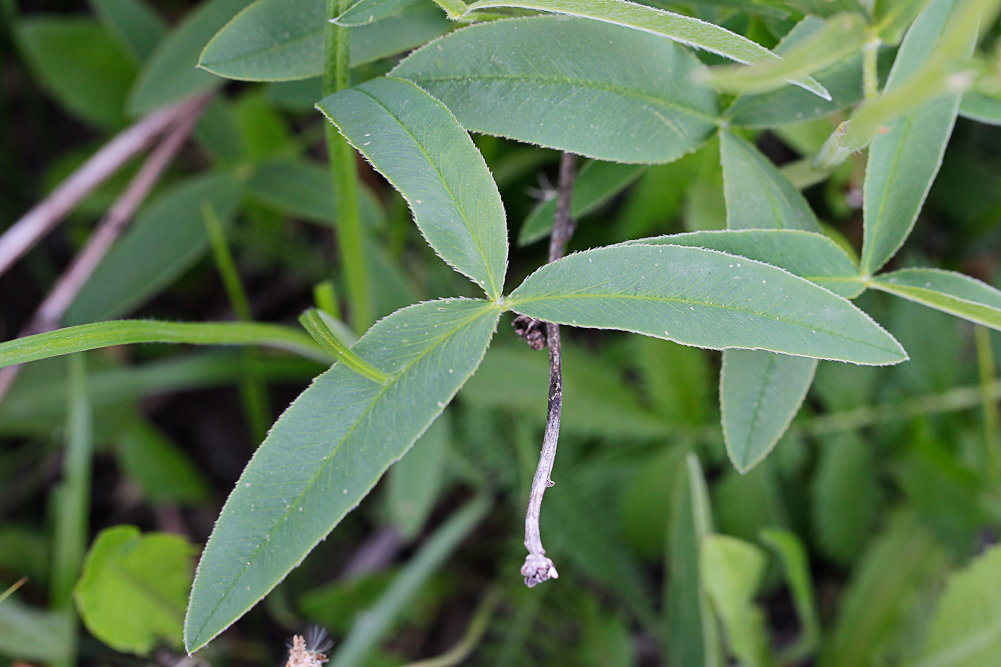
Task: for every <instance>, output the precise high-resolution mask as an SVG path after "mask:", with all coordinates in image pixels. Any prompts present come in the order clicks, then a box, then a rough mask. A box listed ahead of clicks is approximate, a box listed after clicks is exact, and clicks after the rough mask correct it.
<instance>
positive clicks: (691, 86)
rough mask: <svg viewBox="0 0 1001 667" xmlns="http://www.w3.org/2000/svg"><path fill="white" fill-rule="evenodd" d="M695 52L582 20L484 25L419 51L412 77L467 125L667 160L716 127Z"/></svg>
mask: <svg viewBox="0 0 1001 667" xmlns="http://www.w3.org/2000/svg"><path fill="white" fill-rule="evenodd" d="M699 68H701V65H700V64H699V61H698V59H697V58H695V56H693V55H692V54H690V53H688V52H686V51H685V50H684V49H682V48H680V47H678V46H677V45H676V44H674V43H672V42H671V40H669V39H665V38H664V37H662V36H658V35H656V34H652V33H644V32H638V31H636V30H632V29H630V28H625V27H621V26H617V25H612V24H608V23H601V22H598V21H591V20H587V19H579V18H567V17H555V16H541V17H533V18H522V19H512V20H508V21H491V22H488V23H482V24H478V25H473V26H470V27H468V28H464V29H462V30H458V31H456V32H454V33H452V34H450V35H447V36H445V37H443V38H442V39H439V40H436V41H434V42H432V43H431V44H428V45H427V46H425V47H423V48H422V49H419V50H418V51H416V52H415V53H413V54H412V55H411V56H410V57H409V58H407V59H406V60H404V61H403V62H401V63H400V64H399V65H398V66H397V67H396V68H395V69H394V70H393V71H392V72H390V74H391V75H392V76H397V77H400V78H402V79H409V80H410V81H413V82H414V83H416V84H417V85H419V86H420V87H421V88H423V89H424V90H426V91H428V92H429V93H431V94H432V95H434V96H435V97H436V98H437V99H439V100H441V101H442V102H444V103H445V105H446V106H447V107H448V108H449V109H450V110H451V111H452V113H454V114H455V116H456V118H458V120H459V122H460V123H461V124H462V126H463V127H465V128H466V129H468V130H472V131H475V132H483V133H485V134H492V135H499V136H504V137H510V138H512V139H517V140H518V141H525V142H529V143H534V144H539V145H541V146H548V147H551V148H558V149H561V150H568V151H572V152H574V153H579V154H581V155H586V156H589V157H594V158H598V159H601V160H610V161H613V162H628V163H661V162H671V161H673V160H676V159H677V158H679V157H681V156H682V155H684V154H685V153H688V152H690V151H692V150H694V149H695V148H697V147H698V146H699V144H701V143H702V142H703V141H704V140H705V138H706V137H707V136H708V134H709V133H710V132H712V130H713V129H714V128H715V127H716V119H717V105H716V94H715V93H714V92H713V91H712V90H709V89H708V88H704V87H701V86H698V85H696V84H695V83H693V82H692V80H691V74H692V73H693V72H695V71H696V70H697V69H699Z"/></svg>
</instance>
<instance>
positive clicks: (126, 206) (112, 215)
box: [0, 95, 209, 401]
mask: <svg viewBox="0 0 1001 667" xmlns="http://www.w3.org/2000/svg"><path fill="white" fill-rule="evenodd" d="M208 101H209V96H208V95H201V96H199V97H197V98H196V99H194V100H191V101H189V102H186V103H184V104H183V105H182V106H181V107H180V110H181V112H183V115H182V116H181V117H180V118H179V123H178V124H177V126H176V127H175V128H174V129H173V130H172V131H171V132H170V134H168V135H167V136H166V138H165V139H164V140H163V141H162V142H160V144H159V145H158V146H157V147H156V149H155V150H154V151H153V152H152V153H151V154H150V156H149V158H147V160H146V162H145V164H143V166H142V168H141V169H140V170H139V172H138V173H137V174H136V175H135V176H134V177H133V178H132V181H131V182H130V183H129V185H128V187H126V188H125V191H124V192H122V194H121V196H119V198H118V199H117V200H116V201H115V203H114V204H113V205H112V206H111V209H110V210H109V211H108V213H107V215H105V216H104V219H103V220H101V222H100V223H99V224H98V226H97V229H96V230H95V231H94V233H93V234H92V235H91V237H90V239H89V240H88V241H87V245H85V246H84V248H83V250H81V251H80V253H79V254H78V255H77V256H76V257H75V258H74V259H73V262H72V263H71V264H70V266H69V268H67V269H66V271H65V272H64V273H63V274H62V276H60V278H59V280H58V281H56V284H55V286H53V288H52V290H51V291H50V292H49V294H48V296H47V297H45V301H43V302H42V305H40V306H39V307H38V310H37V311H35V315H34V317H32V318H31V321H30V322H29V323H28V325H27V326H26V327H25V328H24V329H22V330H21V332H20V333H19V334H18V337H19V338H20V337H24V336H30V335H33V334H36V333H44V332H46V331H51V330H53V329H55V328H57V327H58V326H59V323H60V321H61V320H62V318H63V315H64V314H65V313H66V310H67V309H68V308H69V307H70V305H71V304H72V303H73V301H74V300H75V299H76V297H77V295H78V294H79V293H80V290H81V289H83V286H84V285H85V284H86V283H87V281H88V280H89V279H90V277H91V275H93V273H94V270H95V269H97V267H98V266H99V265H100V263H101V261H102V260H103V259H104V257H105V255H107V254H108V251H109V250H110V249H111V246H112V245H113V244H114V242H115V241H116V240H117V239H118V237H119V236H120V235H121V233H122V232H123V231H124V230H125V227H126V226H127V225H128V223H129V222H130V221H131V220H132V216H133V215H135V212H136V211H137V210H138V209H139V206H141V205H142V203H143V201H144V200H145V199H146V197H147V195H149V192H150V190H152V189H153V186H154V185H156V182H157V181H158V180H160V176H162V175H163V172H164V171H165V170H166V169H167V167H168V166H169V165H170V163H171V162H173V160H174V157H175V156H176V155H177V153H178V152H179V151H180V150H181V147H182V146H184V142H185V141H187V139H188V135H190V134H191V131H192V130H193V129H194V126H195V123H196V122H197V121H198V118H199V117H200V116H201V114H202V111H203V110H204V109H205V106H206V104H208ZM109 145H110V144H109ZM95 157H96V156H95ZM26 218H27V216H26V217H25V219H26ZM2 241H3V239H2V238H0V244H2ZM0 253H2V249H0ZM20 369H21V366H20V365H17V366H7V367H6V368H3V369H0V401H3V399H4V397H5V396H6V395H7V392H8V391H10V387H11V385H12V384H13V383H14V380H15V379H17V376H18V374H19V373H20V372H21V370H20Z"/></svg>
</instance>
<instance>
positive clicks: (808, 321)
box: [506, 244, 907, 365]
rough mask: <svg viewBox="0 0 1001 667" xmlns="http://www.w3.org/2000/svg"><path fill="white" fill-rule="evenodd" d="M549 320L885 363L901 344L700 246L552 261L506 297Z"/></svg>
mask: <svg viewBox="0 0 1001 667" xmlns="http://www.w3.org/2000/svg"><path fill="white" fill-rule="evenodd" d="M506 306H507V308H509V309H510V310H514V311H515V312H518V313H521V314H523V315H529V316H531V317H537V318H539V319H542V320H545V321H547V322H557V323H559V324H570V325H574V326H580V327H590V328H596V329H622V330H625V331H633V332H636V333H642V334H646V335H648V336H654V337H656V338H666V339H667V340H673V341H676V342H679V343H682V344H685V345H693V346H695V347H706V348H710V349H729V348H745V349H764V350H769V351H772V352H782V353H784V354H791V355H794V356H806V357H814V358H820V359H835V360H840V361H851V362H853V363H858V364H865V365H869V364H872V365H884V364H893V363H898V362H900V361H903V360H904V359H906V358H907V355H906V353H905V352H904V350H903V348H902V347H900V344H899V343H897V341H896V340H894V339H893V337H892V336H890V335H889V334H888V333H886V332H885V331H884V330H883V329H881V328H880V327H879V325H877V324H876V323H875V322H873V321H872V319H870V318H869V316H868V315H866V314H865V313H863V312H862V311H861V310H858V309H857V308H856V307H855V306H853V305H852V304H851V303H850V302H848V301H846V300H844V299H842V298H841V297H839V296H836V295H834V294H832V293H830V292H828V291H827V290H825V289H822V288H820V287H817V286H816V285H814V284H813V283H811V282H809V281H807V280H804V279H802V278H799V277H796V276H793V275H792V274H790V273H787V272H785V271H783V270H782V269H779V268H776V267H773V266H770V265H768V264H762V263H760V262H756V261H753V260H749V259H746V258H744V257H737V256H735V255H728V254H726V253H722V252H717V251H714V250H706V249H703V248H685V247H681V246H668V245H664V246H653V245H639V244H637V245H622V246H610V247H605V248H597V249H595V250H588V251H586V252H581V253H576V254H574V255H570V256H568V257H564V258H563V259H561V260H558V261H556V262H553V263H551V264H547V265H545V266H543V267H542V268H540V269H539V270H538V271H536V272H535V273H533V274H532V275H530V276H529V277H528V278H526V279H525V282H523V283H522V284H521V286H519V287H518V289H516V290H515V291H514V292H513V293H512V294H511V296H509V297H508V298H507V303H506Z"/></svg>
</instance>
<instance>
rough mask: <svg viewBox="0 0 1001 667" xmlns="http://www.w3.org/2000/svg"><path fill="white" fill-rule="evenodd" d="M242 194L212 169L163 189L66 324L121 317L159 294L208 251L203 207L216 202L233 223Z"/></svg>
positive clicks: (102, 266) (109, 256)
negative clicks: (232, 219) (205, 204)
mask: <svg viewBox="0 0 1001 667" xmlns="http://www.w3.org/2000/svg"><path fill="white" fill-rule="evenodd" d="M239 194H240V187H239V185H238V184H237V182H236V180H235V179H234V178H233V177H232V176H231V175H229V174H226V173H211V172H210V173H207V174H203V175H200V176H195V177H193V178H191V179H189V180H186V181H182V182H181V183H178V184H176V185H174V186H173V187H171V188H170V189H168V190H165V191H164V192H162V193H161V194H160V195H159V196H158V197H156V198H155V199H154V200H152V201H151V202H150V203H149V204H148V205H147V206H145V207H144V208H143V209H142V211H140V212H139V214H138V215H137V216H136V219H135V221H134V222H133V223H132V225H131V226H130V227H129V229H128V230H127V231H126V232H125V233H124V234H123V235H122V237H121V238H120V239H118V242H117V243H116V244H115V246H114V247H113V248H112V249H111V251H110V252H109V253H108V254H107V256H105V258H104V261H102V262H101V264H100V265H99V266H98V267H97V269H96V270H95V271H94V274H93V275H92V276H91V277H90V280H88V281H87V283H86V284H85V285H84V287H83V289H82V290H80V294H79V295H77V298H76V299H75V300H74V301H73V304H72V305H71V306H70V307H69V309H68V310H67V311H66V316H65V317H64V318H63V320H64V322H65V323H66V324H83V323H86V322H96V321H98V320H106V319H110V318H112V317H120V316H121V315H124V314H126V313H129V312H132V311H133V310H135V309H137V308H139V307H140V306H142V305H143V304H145V303H146V302H147V301H148V300H149V299H151V298H152V297H154V296H155V295H157V294H159V293H160V292H161V291H163V290H164V289H165V288H167V287H168V286H169V285H171V284H172V283H173V282H174V281H175V280H176V279H177V278H178V277H179V276H180V275H181V274H182V273H183V272H184V271H186V270H187V269H188V268H189V267H191V265H192V264H194V263H195V262H196V261H198V258H199V257H201V256H202V255H203V254H204V253H205V252H206V251H207V250H208V247H209V240H208V235H207V233H206V231H205V223H204V222H203V221H202V205H203V204H204V203H205V202H208V203H210V204H211V205H212V208H213V209H214V210H215V211H216V213H217V214H218V216H219V218H220V220H221V221H222V222H223V224H224V225H228V223H229V220H230V218H231V217H232V216H233V213H234V211H235V210H236V205H237V201H238V197H239ZM154 248H155V251H154V250H153V249H154Z"/></svg>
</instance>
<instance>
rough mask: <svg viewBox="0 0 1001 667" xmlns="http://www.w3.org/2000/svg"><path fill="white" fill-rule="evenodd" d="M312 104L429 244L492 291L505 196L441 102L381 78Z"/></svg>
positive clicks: (503, 247)
mask: <svg viewBox="0 0 1001 667" xmlns="http://www.w3.org/2000/svg"><path fill="white" fill-rule="evenodd" d="M317 107H318V108H319V109H320V110H321V111H322V112H323V113H324V114H326V115H327V118H329V119H330V121H331V122H333V123H334V125H336V126H337V129H338V130H340V132H341V134H343V135H344V137H345V138H346V139H347V140H348V142H349V143H350V144H351V145H352V146H354V147H355V148H356V149H358V151H359V152H361V153H362V154H363V155H364V156H365V157H366V158H367V159H368V161H369V162H371V163H372V166H374V167H375V168H376V169H377V170H379V172H381V173H382V174H383V175H384V176H385V177H386V178H387V179H388V180H389V182H390V183H392V184H393V185H394V186H395V187H396V188H397V189H398V190H399V191H400V193H401V194H403V197H404V198H405V199H406V200H407V203H408V204H409V205H410V208H411V209H412V210H413V212H414V220H415V221H416V223H417V226H418V227H419V228H420V230H421V233H422V234H423V235H424V237H425V238H426V239H427V241H428V243H429V244H430V245H431V247H432V248H434V250H435V252H437V253H438V255H439V256H441V258H442V259H444V260H445V261H446V262H448V264H449V265H450V266H452V267H453V268H454V269H455V270H456V271H458V272H460V273H462V274H463V275H465V276H468V277H469V278H470V279H471V280H472V281H473V282H475V283H476V284H477V285H479V286H480V287H481V288H482V289H483V291H484V292H486V293H487V295H488V296H489V297H490V298H492V299H496V298H498V297H500V295H501V292H502V290H503V288H504V274H505V273H506V271H507V223H506V221H505V216H504V204H503V203H501V198H500V193H499V192H498V191H497V186H496V185H495V184H494V181H493V178H492V177H491V176H490V171H489V170H488V169H487V164H486V162H484V161H483V156H481V155H480V152H479V151H478V150H477V149H476V146H475V145H474V144H473V141H472V139H470V138H469V135H468V134H466V132H465V131H464V130H463V129H462V128H461V127H459V125H458V123H456V122H455V118H454V117H453V116H452V114H450V113H449V111H448V109H446V108H445V107H444V106H443V105H442V104H441V102H439V101H438V100H436V99H434V98H433V97H431V96H430V95H428V94H427V93H425V92H424V91H423V90H421V89H420V88H418V87H417V86H415V85H414V84H413V83H410V82H409V81H402V80H400V79H390V78H382V79H375V80H373V81H369V82H368V83H365V84H362V85H360V86H356V87H355V88H351V89H349V90H342V91H340V92H338V93H335V94H333V95H331V96H330V97H327V98H325V99H323V100H322V101H321V102H320V103H319V104H318V105H317Z"/></svg>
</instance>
